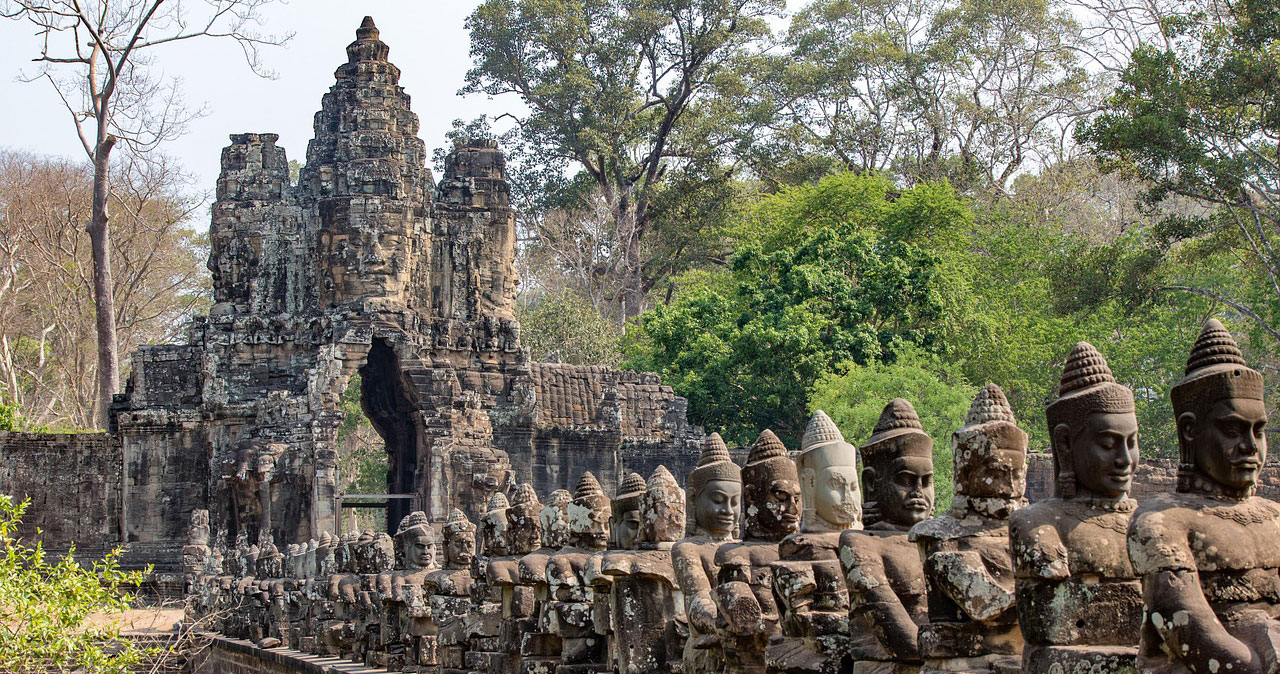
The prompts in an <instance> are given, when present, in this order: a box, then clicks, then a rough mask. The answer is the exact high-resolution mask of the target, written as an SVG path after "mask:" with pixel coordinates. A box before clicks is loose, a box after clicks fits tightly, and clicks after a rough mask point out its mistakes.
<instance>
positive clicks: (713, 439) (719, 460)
mask: <svg viewBox="0 0 1280 674" xmlns="http://www.w3.org/2000/svg"><path fill="white" fill-rule="evenodd" d="M712 480H730V481H733V482H742V470H741V469H740V468H738V464H736V463H734V462H733V457H731V456H729V447H728V446H727V445H725V444H724V440H723V439H722V438H721V437H720V434H719V433H712V434H711V435H708V436H707V437H706V439H705V440H703V441H702V456H701V457H699V459H698V466H697V467H696V468H694V469H693V471H692V472H690V473H689V498H697V496H698V494H699V493H701V492H702V488H703V487H705V486H707V483H708V482H711V481H712Z"/></svg>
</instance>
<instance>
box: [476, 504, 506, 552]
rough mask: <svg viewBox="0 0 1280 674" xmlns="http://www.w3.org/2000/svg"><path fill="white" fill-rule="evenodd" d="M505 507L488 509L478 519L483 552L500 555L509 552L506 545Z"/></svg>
mask: <svg viewBox="0 0 1280 674" xmlns="http://www.w3.org/2000/svg"><path fill="white" fill-rule="evenodd" d="M508 526H509V524H508V522H507V509H506V508H502V509H499V510H490V511H489V512H487V513H485V514H484V517H482V518H481V519H480V531H481V533H482V534H483V535H484V540H483V543H484V554H485V555H487V556H489V557H501V556H503V555H506V554H509V550H508V545H507V538H508V536H507V529H508Z"/></svg>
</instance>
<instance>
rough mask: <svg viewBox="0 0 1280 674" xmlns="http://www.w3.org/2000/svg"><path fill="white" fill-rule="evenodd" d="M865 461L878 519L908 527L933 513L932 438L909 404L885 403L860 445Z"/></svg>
mask: <svg viewBox="0 0 1280 674" xmlns="http://www.w3.org/2000/svg"><path fill="white" fill-rule="evenodd" d="M862 465H863V468H862V488H863V490H864V491H865V492H866V498H867V501H868V508H867V510H868V511H869V512H874V513H875V518H876V521H877V522H883V523H885V524H888V525H890V526H894V527H900V528H908V527H911V526H913V525H915V524H917V523H919V522H923V521H925V520H927V519H929V518H930V517H932V516H933V497H934V491H933V438H931V437H929V434H927V433H925V432H924V427H922V426H921V425H920V417H919V416H917V415H916V410H915V408H914V407H912V406H911V403H910V402H907V401H906V400H903V399H902V398H894V399H893V400H891V401H889V404H888V405H885V406H884V410H883V411H882V412H880V420H879V421H877V422H876V426H875V429H874V430H872V432H871V437H870V438H869V439H868V440H867V444H865V445H863V446H862ZM872 504H874V505H872ZM866 523H867V524H874V523H876V522H870V521H868V522H866Z"/></svg>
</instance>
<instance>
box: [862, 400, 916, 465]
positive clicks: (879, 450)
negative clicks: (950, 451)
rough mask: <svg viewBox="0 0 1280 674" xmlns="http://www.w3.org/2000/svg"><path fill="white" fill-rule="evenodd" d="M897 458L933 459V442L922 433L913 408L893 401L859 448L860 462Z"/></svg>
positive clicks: (907, 403)
mask: <svg viewBox="0 0 1280 674" xmlns="http://www.w3.org/2000/svg"><path fill="white" fill-rule="evenodd" d="M899 456H923V457H929V458H932V457H933V438H931V437H929V434H928V433H925V432H924V427H923V426H921V425H920V416H919V415H917V414H916V408H915V407H912V405H911V403H910V402H908V401H907V400H904V399H902V398H894V399H893V400H891V401H889V404H887V405H885V406H884V409H883V410H882V411H881V412H880V419H879V421H877V422H876V427H875V428H874V429H872V431H871V437H870V438H868V439H867V444H865V445H863V446H862V460H863V461H864V462H868V463H870V462H877V463H879V462H881V461H883V460H890V461H891V460H893V459H896V458H898V457H899Z"/></svg>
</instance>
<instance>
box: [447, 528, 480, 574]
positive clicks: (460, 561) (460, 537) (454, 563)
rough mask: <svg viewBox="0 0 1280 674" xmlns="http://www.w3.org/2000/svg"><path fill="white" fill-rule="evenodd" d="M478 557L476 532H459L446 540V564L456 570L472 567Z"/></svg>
mask: <svg viewBox="0 0 1280 674" xmlns="http://www.w3.org/2000/svg"><path fill="white" fill-rule="evenodd" d="M475 556H476V534H475V532H474V531H457V532H454V533H452V534H450V535H449V536H447V537H446V538H445V540H444V559H445V563H446V564H448V565H449V566H450V567H452V568H455V569H464V568H467V567H469V566H471V560H472V559H475Z"/></svg>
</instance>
